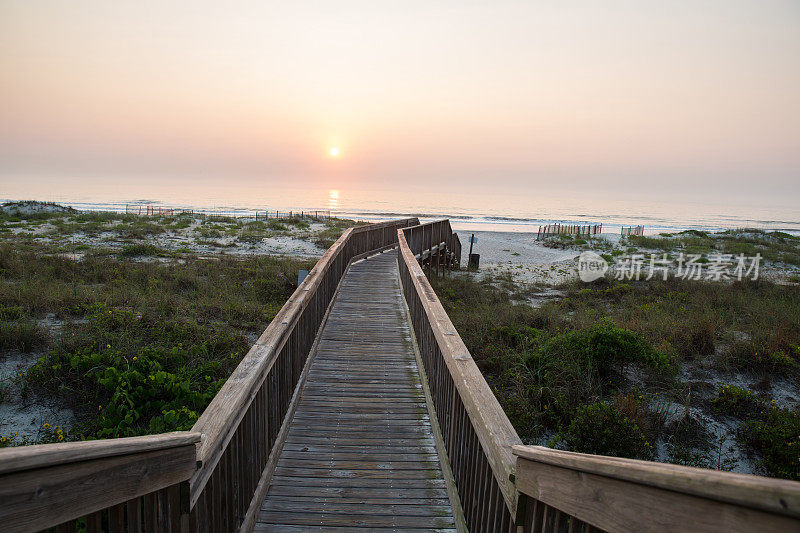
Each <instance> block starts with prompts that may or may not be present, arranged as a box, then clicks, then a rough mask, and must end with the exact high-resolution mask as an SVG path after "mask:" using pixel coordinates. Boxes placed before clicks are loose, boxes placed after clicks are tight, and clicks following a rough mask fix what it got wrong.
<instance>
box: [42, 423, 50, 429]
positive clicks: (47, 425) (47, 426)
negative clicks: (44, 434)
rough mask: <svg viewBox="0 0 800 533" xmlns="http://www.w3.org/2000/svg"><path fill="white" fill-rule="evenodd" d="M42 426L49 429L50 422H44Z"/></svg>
mask: <svg viewBox="0 0 800 533" xmlns="http://www.w3.org/2000/svg"><path fill="white" fill-rule="evenodd" d="M42 427H43V428H44V429H48V428H49V427H50V424H48V423H47V422H45V423H44V426H42Z"/></svg>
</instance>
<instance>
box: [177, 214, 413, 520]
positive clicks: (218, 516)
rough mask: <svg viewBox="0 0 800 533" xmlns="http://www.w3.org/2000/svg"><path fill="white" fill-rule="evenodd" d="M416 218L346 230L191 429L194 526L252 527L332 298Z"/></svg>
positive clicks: (394, 243)
mask: <svg viewBox="0 0 800 533" xmlns="http://www.w3.org/2000/svg"><path fill="white" fill-rule="evenodd" d="M417 224H419V221H418V220H417V219H415V218H411V219H404V220H399V221H391V222H386V223H382V224H371V225H368V226H360V227H356V228H351V229H348V230H346V231H345V232H344V233H343V234H342V236H341V237H339V239H338V240H337V241H336V242H335V243H334V244H333V246H331V247H330V248H329V249H328V251H327V252H325V255H323V256H322V258H321V259H320V260H319V261H318V262H317V264H316V265H315V266H314V268H313V269H312V270H311V271H310V272H309V273H308V276H307V277H306V278H305V280H304V281H303V283H301V284H300V286H299V287H298V288H297V290H296V291H295V292H294V294H293V295H292V296H291V298H289V301H288V302H286V304H285V305H284V306H283V307H282V308H281V310H280V311H279V312H278V314H277V315H276V316H275V318H274V319H273V320H272V322H271V323H270V325H269V326H268V327H267V329H266V330H265V331H264V333H263V334H262V335H261V337H260V338H259V339H258V341H257V342H256V344H255V345H254V346H253V347H252V348H251V349H250V351H249V352H248V353H247V355H246V356H245V357H244V359H243V360H242V362H241V363H240V364H239V366H238V367H237V368H236V370H234V372H233V374H231V377H230V378H228V381H227V382H226V383H225V385H223V387H222V389H221V390H220V391H219V393H218V394H217V395H216V397H215V398H214V400H212V402H211V404H210V405H209V406H208V408H207V409H206V410H205V411H204V412H203V414H202V415H201V416H200V418H199V419H198V421H197V423H196V424H195V425H194V427H193V428H192V431H196V432H198V433H201V434H202V436H203V440H202V442H201V444H200V447H199V449H198V458H199V459H200V460H201V461H202V462H203V464H202V466H201V467H200V469H198V471H197V472H196V473H195V475H194V476H193V477H192V479H191V482H190V504H191V508H192V528H191V529H192V531H195V530H197V531H234V530H237V529H238V528H239V527H240V526H242V529H244V530H247V529H248V528H249V527H250V526H251V525H252V523H253V520H254V518H255V515H256V513H257V511H258V509H259V507H260V506H261V500H262V499H263V496H264V492H265V489H266V483H265V482H264V481H263V480H262V475H263V473H264V468H265V466H266V464H267V460H268V457H269V453H270V451H271V450H272V447H273V445H274V444H275V441H276V439H277V438H278V433H279V431H280V430H281V427H282V425H283V420H284V417H285V415H286V413H287V410H288V408H289V404H290V401H291V399H292V395H293V393H294V390H295V386H296V385H297V382H298V379H299V377H300V373H301V372H302V370H303V366H304V365H305V362H306V358H307V356H308V353H309V351H310V349H311V347H312V345H313V343H314V339H315V337H316V334H317V330H318V329H319V327H320V325H321V323H322V320H323V317H324V315H325V312H326V311H327V309H328V304H330V302H331V298H332V297H333V295H334V293H335V291H336V287H337V286H338V284H339V281H340V280H341V278H342V276H343V274H344V272H345V270H346V268H347V265H348V264H349V263H350V261H351V260H353V258H355V257H358V256H360V255H363V254H366V253H369V252H373V251H376V250H381V249H384V248H387V247H391V246H394V245H396V243H397V231H398V229H400V228H404V227H407V226H413V225H417Z"/></svg>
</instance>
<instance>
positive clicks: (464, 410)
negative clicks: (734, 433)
mask: <svg viewBox="0 0 800 533" xmlns="http://www.w3.org/2000/svg"><path fill="white" fill-rule="evenodd" d="M424 226H425V225H422V226H416V227H411V228H406V229H404V230H400V231H398V242H399V255H398V265H399V268H400V278H401V281H402V286H403V294H404V297H405V300H406V302H407V304H408V307H409V311H410V313H411V321H412V325H413V329H414V333H415V336H416V340H417V344H418V346H419V350H420V355H421V359H422V361H423V370H424V372H425V374H426V378H427V382H428V386H429V388H430V391H431V396H432V399H433V404H434V409H435V412H436V416H437V418H438V422H439V426H440V427H441V431H442V437H443V440H444V441H445V448H446V453H447V456H448V459H449V460H450V467H451V470H452V472H453V477H454V481H455V484H456V488H457V491H458V495H459V498H460V501H461V506H462V508H463V511H464V515H465V520H466V523H467V526H468V527H469V530H470V531H472V532H473V533H474V532H483V531H487V532H494V531H513V530H515V529H516V530H517V531H520V532H524V533H528V532H531V533H534V532H535V533H539V532H546V533H550V532H552V533H562V532H563V533H566V532H570V533H572V532H584V533H592V532H597V531H603V530H605V531H636V532H639V531H644V532H648V531H652V532H655V531H725V532H727V531H742V532H744V531H763V532H770V531H776V532H777V531H800V483H797V482H795V481H786V480H778V479H770V478H764V477H759V476H751V475H743V474H732V473H727V472H718V471H714V470H705V469H699V468H690V467H684V466H678V465H671V464H662V463H654V462H650V461H636V460H631V459H619V458H616V457H604V456H594V455H587V454H580V453H573V452H566V451H560V450H553V449H549V448H542V447H536V446H522V445H521V443H520V440H519V437H518V436H517V433H516V432H515V431H514V428H513V427H512V426H511V424H510V422H509V421H508V418H507V417H506V415H505V413H504V412H503V410H502V408H501V407H500V405H499V404H498V402H497V400H496V399H495V397H494V394H492V391H491V389H490V388H489V386H488V384H487V383H486V381H485V380H484V379H483V376H482V375H481V373H480V371H479V370H478V368H477V367H476V365H475V363H474V362H473V360H472V357H471V356H470V354H469V351H468V350H467V348H466V346H464V343H463V342H462V340H461V338H460V336H459V335H458V333H457V332H456V330H455V328H454V327H453V324H452V322H451V321H450V318H449V317H448V316H447V314H446V313H445V311H444V308H443V307H442V305H441V303H440V302H439V299H438V298H437V297H436V294H435V292H434V290H433V288H432V287H431V285H430V283H429V282H428V280H427V278H426V277H425V273H424V270H423V269H422V267H421V266H420V262H421V261H422V260H423V259H424V258H427V257H429V255H430V254H426V253H425V252H426V251H427V252H429V251H431V250H435V246H436V243H437V242H439V243H440V242H447V238H446V236H442V235H441V234H438V233H435V232H434V231H433V229H432V228H431V229H429V230H425V229H423V228H424ZM447 228H448V229H449V226H447ZM431 234H433V235H436V236H435V237H433V238H431V237H429V235H431ZM411 235H414V241H413V242H414V245H413V246H411V245H410V244H409V242H408V240H407V237H410V236H411Z"/></svg>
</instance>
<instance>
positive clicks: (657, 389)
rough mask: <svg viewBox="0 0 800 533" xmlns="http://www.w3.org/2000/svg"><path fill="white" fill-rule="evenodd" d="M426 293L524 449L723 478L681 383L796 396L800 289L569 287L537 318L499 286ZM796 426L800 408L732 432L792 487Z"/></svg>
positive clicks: (763, 397)
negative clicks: (687, 373)
mask: <svg viewBox="0 0 800 533" xmlns="http://www.w3.org/2000/svg"><path fill="white" fill-rule="evenodd" d="M432 283H433V285H434V287H435V289H436V291H437V294H438V295H439V298H440V299H441V301H442V304H443V305H444V307H445V309H446V310H447V312H448V314H449V315H450V317H451V319H452V320H453V323H454V325H455V326H456V329H457V330H458V331H459V333H460V335H461V336H462V338H463V339H464V342H465V343H466V345H467V347H468V348H469V350H470V352H471V353H472V355H473V357H474V359H475V360H476V362H477V364H478V366H479V368H480V369H481V370H482V372H483V373H484V376H485V377H486V379H487V382H488V383H489V384H490V386H491V387H492V389H493V390H494V392H495V394H496V396H497V397H498V399H499V401H500V403H501V405H502V406H503V408H504V409H505V411H506V413H507V414H508V416H509V418H510V420H511V421H512V423H513V424H514V426H515V428H516V429H517V431H518V433H519V434H520V436H521V437H522V438H523V440H524V441H526V442H546V443H548V444H550V445H553V446H558V447H564V448H567V449H571V450H575V451H583V452H587V453H602V454H606V455H617V456H623V457H634V458H643V459H651V458H653V457H654V453H655V446H656V443H657V442H659V441H660V442H662V443H666V445H667V449H668V450H669V457H668V460H671V461H673V462H677V463H682V464H692V465H694V466H704V467H710V468H726V467H727V466H729V464H726V461H724V460H718V458H716V456H715V448H714V446H715V445H716V444H715V441H714V439H715V436H714V435H711V434H710V433H708V431H707V430H705V428H704V427H702V424H700V423H699V422H698V421H697V420H696V419H694V418H693V417H691V416H689V414H688V413H689V411H688V407H689V406H696V405H698V402H701V403H702V401H701V400H700V399H699V398H700V396H698V394H699V393H698V391H695V392H696V393H698V394H695V395H694V397H693V396H692V391H691V390H690V389H688V387H687V385H686V383H685V381H684V378H683V377H682V376H681V371H682V370H685V369H686V368H691V365H692V364H702V365H703V366H704V367H708V368H710V369H713V370H714V371H715V372H718V373H719V375H722V376H732V375H734V374H744V375H747V376H750V377H751V380H752V381H753V382H757V383H759V385H760V386H761V387H762V390H760V391H758V398H759V402H765V405H772V404H771V403H770V398H769V396H768V394H767V391H768V390H769V384H770V383H771V381H772V380H776V379H783V380H788V381H789V382H791V383H793V384H794V386H795V387H796V388H797V389H798V390H800V287H796V286H793V287H785V286H779V285H774V284H771V283H767V282H763V281H757V282H752V281H748V282H736V283H703V282H696V281H686V280H679V279H675V280H668V281H666V282H663V281H656V280H651V281H649V282H636V283H621V282H617V281H612V280H600V281H598V282H596V283H593V284H590V285H586V284H581V283H579V282H576V283H574V284H571V285H568V286H565V287H563V289H564V291H565V293H566V294H565V296H564V297H563V298H561V299H560V300H558V301H554V302H548V303H545V304H544V305H542V306H541V307H539V308H534V307H532V306H529V305H524V304H515V303H512V302H514V301H519V300H520V299H522V298H524V297H525V294H524V291H522V290H521V289H520V288H519V287H514V286H513V285H512V284H511V283H510V282H509V280H493V279H484V280H483V281H476V280H474V279H473V278H471V277H467V276H464V275H456V276H452V277H450V278H444V279H441V278H440V279H435V280H432ZM687 364H689V365H690V366H689V367H686V365H687ZM704 392H707V393H706V394H705V396H708V395H711V396H712V397H713V395H714V391H713V390H712V391H704ZM674 404H678V405H681V404H685V405H686V415H685V416H684V417H683V419H681V420H678V421H677V422H675V421H674V420H673V421H670V420H668V418H669V417H668V416H667V414H668V413H667V407H668V406H669V405H674ZM706 407H708V406H706ZM719 416H729V415H726V414H724V413H719ZM798 420H800V410H798V408H797V406H795V407H794V409H779V410H778V411H773V410H769V409H765V410H756V411H753V412H751V413H750V414H749V415H748V416H746V417H744V418H742V419H741V420H740V422H741V423H742V432H741V435H740V436H739V437H738V440H739V442H741V443H742V445H743V446H744V447H745V448H746V449H748V450H749V451H750V452H752V453H753V454H755V455H756V456H758V457H759V459H760V461H761V463H762V464H763V466H764V468H765V472H766V473H769V474H771V475H777V476H781V477H789V478H793V479H797V478H798V474H797V472H800V468H798V467H800V462H799V461H800V453H796V454H795V455H794V456H791V454H788V453H786V450H794V448H795V447H798V446H800V441H798V435H800V433H799V434H798V435H789V431H787V430H785V429H782V428H783V427H784V426H786V427H790V428H792V427H794V426H793V424H795V423H796V422H797V421H798ZM748 428H749V429H748ZM777 450H780V451H781V453H777V452H776V451H777ZM798 451H800V450H798ZM728 463H730V461H728ZM792 472H794V473H792Z"/></svg>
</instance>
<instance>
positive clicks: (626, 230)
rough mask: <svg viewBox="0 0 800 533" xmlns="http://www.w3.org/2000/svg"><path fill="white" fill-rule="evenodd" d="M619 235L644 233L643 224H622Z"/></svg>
mask: <svg viewBox="0 0 800 533" xmlns="http://www.w3.org/2000/svg"><path fill="white" fill-rule="evenodd" d="M620 235H622V236H623V237H625V236H627V235H639V236H641V235H644V226H627V227H626V226H622V228H621V229H620Z"/></svg>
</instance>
